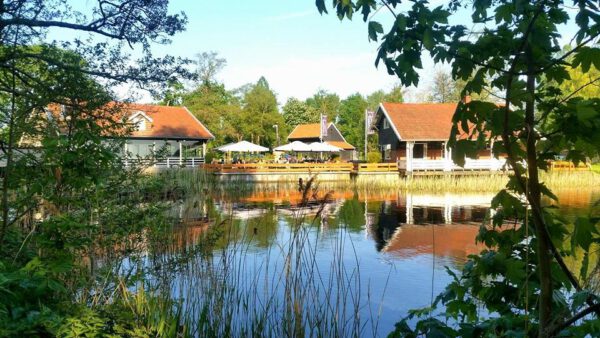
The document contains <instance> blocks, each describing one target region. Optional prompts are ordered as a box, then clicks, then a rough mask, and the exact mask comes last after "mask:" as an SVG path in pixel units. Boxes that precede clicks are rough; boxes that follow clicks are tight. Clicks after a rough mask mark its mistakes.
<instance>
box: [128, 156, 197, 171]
mask: <svg viewBox="0 0 600 338" xmlns="http://www.w3.org/2000/svg"><path fill="white" fill-rule="evenodd" d="M123 161H124V163H125V166H128V165H131V164H141V165H148V166H151V167H157V168H174V167H197V166H199V165H201V164H204V157H187V158H179V157H165V158H155V159H152V158H137V159H136V158H129V159H124V160H123Z"/></svg>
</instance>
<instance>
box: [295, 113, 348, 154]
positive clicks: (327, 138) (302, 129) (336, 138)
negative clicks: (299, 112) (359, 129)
mask: <svg viewBox="0 0 600 338" xmlns="http://www.w3.org/2000/svg"><path fill="white" fill-rule="evenodd" d="M287 139H288V141H289V142H293V141H302V142H305V143H311V142H325V143H328V144H330V145H333V146H336V147H338V148H342V149H344V150H343V151H340V158H341V159H342V160H345V161H350V160H353V159H355V157H356V151H355V148H354V146H353V145H351V144H350V143H348V142H347V141H346V139H345V138H344V136H343V135H342V133H341V132H340V130H339V129H338V128H337V127H336V126H335V124H333V123H332V122H330V123H329V124H328V125H327V134H326V135H321V125H320V124H319V123H309V124H299V125H297V126H296V127H295V128H294V130H292V132H291V133H290V135H289V136H288V138H287Z"/></svg>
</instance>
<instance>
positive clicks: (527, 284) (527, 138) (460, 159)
mask: <svg viewBox="0 0 600 338" xmlns="http://www.w3.org/2000/svg"><path fill="white" fill-rule="evenodd" d="M382 3H383V5H384V10H387V11H388V12H389V13H390V14H391V15H393V16H394V21H393V24H392V27H390V28H389V30H388V33H387V34H385V35H384V34H383V32H384V28H383V26H382V25H381V24H380V23H378V22H376V21H369V20H370V18H371V13H372V12H373V10H375V9H376V8H377V6H376V5H377V2H376V1H375V0H371V1H356V2H354V1H341V0H334V1H333V6H334V8H335V11H336V13H337V14H338V16H339V17H340V18H344V17H345V18H348V19H350V18H351V17H352V14H353V13H356V12H359V13H361V14H362V15H363V20H365V21H369V24H368V33H369V38H370V39H372V40H378V39H379V37H380V36H381V37H382V40H381V42H380V48H379V52H378V55H377V60H376V65H377V64H379V63H381V62H382V63H383V64H384V65H385V67H386V69H387V71H388V73H389V74H391V75H396V76H398V78H399V79H400V80H401V81H402V83H403V84H404V85H406V86H409V85H417V84H418V82H419V73H418V72H417V69H419V68H422V64H421V55H422V53H423V52H428V53H430V54H431V56H432V57H433V59H434V60H435V61H436V62H445V63H448V64H449V65H450V66H451V68H452V77H453V78H455V79H462V80H465V81H466V85H465V87H464V88H463V90H462V93H464V94H471V93H475V94H481V93H482V92H483V91H484V90H485V88H486V87H487V88H489V89H490V90H491V91H492V92H497V93H503V102H502V104H501V105H498V104H496V103H493V102H486V101H482V100H473V101H471V102H468V103H466V102H460V103H459V104H458V108H457V110H456V113H455V115H454V117H453V123H454V126H453V128H452V132H451V135H450V137H449V145H450V147H451V148H453V158H454V160H455V162H457V163H458V164H459V165H462V164H463V163H464V160H465V157H472V156H475V155H476V153H477V151H478V150H479V149H482V148H483V147H484V146H485V145H486V144H489V142H491V141H492V140H496V141H497V142H495V143H494V148H493V151H494V154H496V155H499V154H501V153H504V154H507V159H508V163H509V164H510V167H511V169H512V170H513V171H514V174H513V175H511V177H510V180H509V183H508V185H507V186H506V188H505V189H503V190H502V191H500V192H499V193H498V194H497V195H496V197H495V198H494V199H493V200H492V208H493V209H495V215H494V217H493V224H494V225H493V227H492V228H488V227H485V226H482V228H481V232H480V234H479V236H478V240H479V241H482V242H484V243H485V244H486V245H487V246H488V248H487V249H485V250H484V251H483V252H482V253H481V254H480V255H479V256H474V257H472V258H471V261H470V262H469V263H468V264H467V265H466V266H465V268H464V269H463V271H462V275H461V276H454V282H453V283H451V284H450V285H449V286H448V287H447V288H446V291H445V292H444V293H443V294H441V295H440V296H439V297H438V298H437V300H436V304H439V303H441V304H444V305H445V316H446V317H449V318H452V319H453V321H456V322H457V324H456V325H454V324H448V322H447V321H446V322H443V321H440V320H438V319H436V318H432V317H431V310H429V311H427V310H425V311H422V312H413V313H412V315H411V317H414V316H419V315H418V314H419V313H420V314H421V316H419V317H423V318H422V319H421V320H420V321H419V322H418V323H417V325H416V328H415V329H412V328H410V327H409V325H408V319H405V320H403V321H401V322H400V323H398V324H397V326H396V330H395V332H394V334H395V335H398V336H399V335H409V336H416V335H420V334H424V335H428V334H432V335H435V334H437V335H439V334H443V335H445V336H473V335H479V336H485V335H521V336H526V335H537V336H538V337H552V336H556V335H568V336H584V335H586V334H589V333H590V332H594V331H597V328H598V326H597V322H598V319H597V317H598V316H599V315H600V299H598V296H597V295H596V294H594V293H593V291H592V290H589V289H585V288H584V287H583V286H582V283H581V280H582V279H584V278H586V277H587V275H588V267H587V265H588V264H587V263H586V264H585V269H582V270H581V271H580V273H579V275H580V276H579V278H578V277H576V275H575V274H574V273H573V272H572V271H570V270H569V269H568V267H567V266H566V265H565V263H564V256H565V255H576V254H577V252H578V250H581V251H582V252H583V254H582V257H583V259H584V260H586V261H587V259H589V251H590V245H591V243H592V242H598V241H599V234H598V230H597V229H598V228H597V227H598V219H597V218H592V217H587V218H582V219H579V220H577V221H576V222H575V223H574V224H570V225H569V226H570V227H572V229H573V231H569V230H567V229H568V228H567V226H566V225H565V221H564V220H560V219H557V218H556V217H555V216H554V215H553V213H552V212H551V211H550V210H549V209H547V208H545V207H544V206H543V205H542V196H546V197H548V198H554V199H555V198H556V197H555V196H554V195H553V194H552V193H551V192H550V191H549V190H548V188H547V187H546V186H545V185H544V184H543V183H542V182H540V171H541V170H542V171H543V170H545V169H547V162H546V161H547V160H548V159H550V158H552V157H553V156H554V155H555V154H556V153H558V152H561V151H566V152H567V158H568V159H569V160H572V161H574V162H578V161H581V160H585V158H586V157H593V156H596V155H597V154H598V152H599V150H600V139H599V137H600V136H598V135H600V134H599V132H600V99H598V98H591V99H586V98H584V97H581V96H580V95H579V94H578V93H579V91H580V90H579V89H581V88H578V89H575V90H574V91H572V92H571V93H569V94H567V95H565V93H562V92H561V90H560V88H558V87H557V84H558V85H559V86H560V84H562V83H564V82H565V81H567V80H568V79H569V77H570V75H569V72H568V69H567V68H568V67H569V66H571V67H581V69H582V71H583V72H584V73H587V72H589V70H590V68H591V65H592V64H593V65H594V66H595V67H599V66H600V63H599V62H600V61H599V60H600V48H598V47H597V46H595V45H593V43H594V42H595V41H596V40H597V37H598V36H599V35H600V19H599V18H600V13H599V10H598V8H597V6H596V4H595V3H593V2H589V1H578V2H577V7H576V8H573V7H568V5H567V4H566V3H565V2H564V1H534V2H513V1H495V2H493V3H492V2H490V1H480V0H476V1H474V2H468V3H467V2H463V1H452V2H450V3H448V4H447V5H445V6H439V7H436V8H431V7H430V6H429V4H428V2H427V1H424V0H421V1H420V0H417V1H414V2H413V5H412V6H411V7H410V8H407V9H405V10H404V9H401V8H400V7H399V6H398V5H399V3H400V1H399V0H383V1H382ZM471 5H472V7H471ZM317 7H318V9H319V10H320V11H321V12H325V11H326V7H325V3H324V0H317ZM466 8H470V10H471V18H472V21H473V23H474V24H476V26H477V27H478V29H477V32H473V31H470V30H469V29H468V28H467V27H466V26H465V25H462V24H460V23H458V24H456V23H450V22H457V21H456V20H449V18H450V17H452V16H457V15H458V14H457V13H458V12H459V11H461V10H463V9H466ZM573 18H574V19H573ZM567 22H568V23H570V24H572V25H573V26H574V27H576V28H577V30H576V32H575V35H574V36H572V37H570V39H569V40H570V41H573V42H574V43H575V45H574V46H573V48H572V49H571V50H570V51H569V52H567V53H560V51H561V48H560V46H559V45H558V40H559V39H558V37H559V36H560V32H559V26H560V25H563V24H565V23H567ZM569 58H572V59H571V60H572V61H570V60H569ZM587 86H589V85H587V84H584V85H583V86H582V87H587ZM536 112H537V114H536ZM536 115H537V118H536ZM539 123H542V124H546V125H547V128H545V129H544V132H543V133H540V131H539V130H538V129H537V128H536V126H537V125H538V124H539ZM524 163H526V165H524ZM508 218H512V219H519V220H521V221H522V222H523V223H522V226H521V227H518V228H515V227H507V226H506V225H505V223H504V221H505V219H508ZM567 234H569V235H570V236H571V243H570V246H571V248H570V249H567V248H563V247H562V243H564V239H565V237H566V235H567ZM583 285H585V284H583ZM565 290H566V291H567V293H564V291H565ZM568 292H571V293H572V296H571V297H570V302H569V300H568V299H567V298H568V297H569V294H568ZM479 302H482V303H483V304H484V305H485V306H486V307H487V310H488V311H489V312H496V313H499V314H500V316H498V317H494V316H492V318H481V317H479V316H478V313H477V311H476V308H477V304H480V303H479ZM569 303H570V304H569ZM594 316H596V319H595V320H594ZM533 319H535V320H533Z"/></svg>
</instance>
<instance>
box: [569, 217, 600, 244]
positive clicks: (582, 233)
mask: <svg viewBox="0 0 600 338" xmlns="http://www.w3.org/2000/svg"><path fill="white" fill-rule="evenodd" d="M593 233H597V230H596V227H595V226H594V224H593V223H592V222H590V219H589V218H586V217H578V218H577V220H576V221H575V227H574V229H573V233H572V235H571V250H572V251H574V250H575V248H576V247H580V248H582V249H583V250H585V251H589V249H590V245H591V244H592V242H593V236H592V234H593Z"/></svg>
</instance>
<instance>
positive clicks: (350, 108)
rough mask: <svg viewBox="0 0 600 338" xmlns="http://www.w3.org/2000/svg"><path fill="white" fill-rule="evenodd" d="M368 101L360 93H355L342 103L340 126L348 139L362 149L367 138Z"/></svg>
mask: <svg viewBox="0 0 600 338" xmlns="http://www.w3.org/2000/svg"><path fill="white" fill-rule="evenodd" d="M367 106H368V102H367V100H365V98H364V97H363V96H362V95H361V94H360V93H355V94H352V95H350V96H348V97H347V98H345V99H344V100H342V102H341V103H340V115H339V121H338V125H337V126H338V128H339V129H340V132H341V133H342V135H344V138H345V139H346V141H348V142H349V143H350V144H352V145H353V146H354V147H356V148H357V149H361V148H362V145H363V144H364V142H365V141H364V140H365V127H364V125H365V110H366V109H367Z"/></svg>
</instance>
